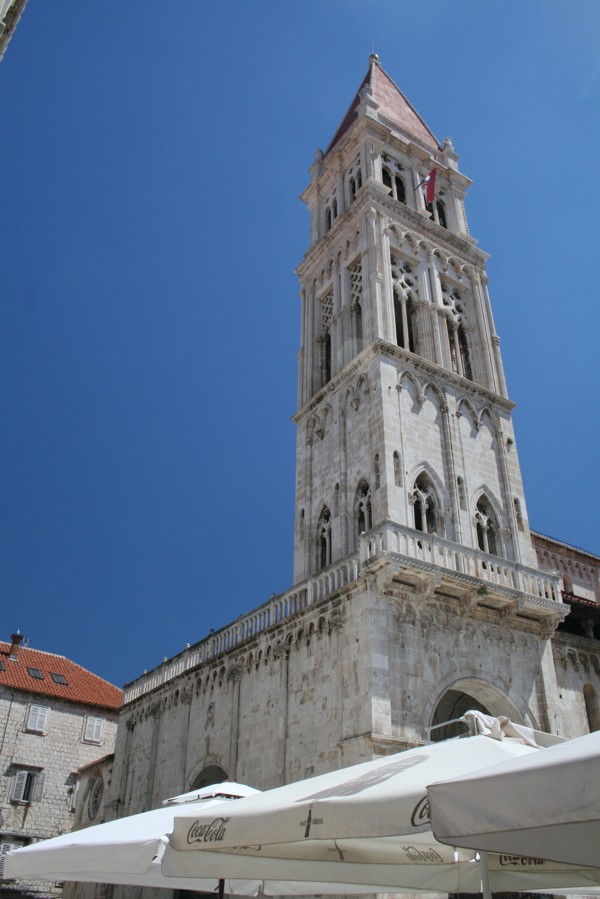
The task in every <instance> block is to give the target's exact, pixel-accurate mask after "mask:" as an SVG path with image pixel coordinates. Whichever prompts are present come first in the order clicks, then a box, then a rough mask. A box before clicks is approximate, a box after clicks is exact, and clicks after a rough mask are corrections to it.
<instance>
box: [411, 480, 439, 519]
mask: <svg viewBox="0 0 600 899" xmlns="http://www.w3.org/2000/svg"><path fill="white" fill-rule="evenodd" d="M410 500H411V503H412V505H413V512H414V520H415V530H417V531H423V533H425V534H436V533H440V532H441V530H442V528H441V519H439V514H438V511H437V503H436V499H435V494H434V491H433V488H432V486H431V484H430V482H429V479H428V478H427V476H426V475H424V474H422V475H420V476H419V477H418V478H417V480H416V481H415V486H414V490H413V492H412V495H411V498H410Z"/></svg>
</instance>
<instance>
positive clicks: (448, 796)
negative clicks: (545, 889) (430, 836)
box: [428, 733, 600, 865]
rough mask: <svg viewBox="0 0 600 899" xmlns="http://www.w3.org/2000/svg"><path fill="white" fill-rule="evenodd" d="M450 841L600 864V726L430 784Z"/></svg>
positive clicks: (439, 832)
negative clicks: (484, 768) (596, 730)
mask: <svg viewBox="0 0 600 899" xmlns="http://www.w3.org/2000/svg"><path fill="white" fill-rule="evenodd" d="M428 793H429V800H430V805H431V820H432V827H433V831H434V833H435V835H436V836H437V838H438V839H439V840H442V841H443V842H444V843H450V844H451V845H457V846H470V847H474V848H477V849H480V850H491V851H493V852H498V853H505V854H507V855H511V856H514V855H519V856H523V855H526V856H534V857H537V858H544V859H552V860H554V861H558V862H565V863H569V864H574V865H599V864H600V733H593V734H588V735H586V736H584V737H578V738H577V739H574V740H568V741H567V742H565V743H561V744H560V745H558V746H553V747H551V748H550V749H545V750H543V751H542V752H536V753H533V755H530V756H527V757H526V758H519V759H513V760H510V761H507V762H503V763H502V764H500V765H496V766H494V767H493V768H490V769H489V771H481V772H472V773H470V774H467V775H464V776H462V777H460V778H457V779H453V780H452V781H449V782H447V783H437V784H433V785H432V786H430V787H429V789H428Z"/></svg>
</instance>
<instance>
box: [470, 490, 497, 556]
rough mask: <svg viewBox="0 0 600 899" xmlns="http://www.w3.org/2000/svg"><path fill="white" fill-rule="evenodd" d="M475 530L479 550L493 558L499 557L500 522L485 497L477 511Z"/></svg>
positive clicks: (479, 502)
mask: <svg viewBox="0 0 600 899" xmlns="http://www.w3.org/2000/svg"><path fill="white" fill-rule="evenodd" d="M475 528H476V531H477V545H478V546H479V549H481V550H482V551H483V552H484V553H489V554H490V555H491V556H499V555H500V554H501V553H500V541H499V534H498V522H497V521H496V517H495V515H494V513H493V511H492V507H491V506H490V504H489V502H488V500H487V497H486V496H485V495H484V496H481V497H480V498H479V501H478V503H477V507H476V509H475Z"/></svg>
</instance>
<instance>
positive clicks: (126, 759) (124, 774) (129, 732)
mask: <svg viewBox="0 0 600 899" xmlns="http://www.w3.org/2000/svg"><path fill="white" fill-rule="evenodd" d="M125 728H126V731H125V751H124V753H123V768H122V769H121V780H120V782H119V795H118V798H117V803H118V806H119V811H118V812H117V815H118V816H119V817H120V816H121V814H122V812H123V809H124V808H125V803H126V801H127V780H128V778H129V767H130V766H129V763H130V761H131V744H132V742H133V731H134V728H135V722H134V720H133V718H128V719H127V721H126V722H125Z"/></svg>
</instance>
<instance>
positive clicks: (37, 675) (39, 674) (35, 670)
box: [27, 668, 44, 680]
mask: <svg viewBox="0 0 600 899" xmlns="http://www.w3.org/2000/svg"><path fill="white" fill-rule="evenodd" d="M27 670H28V671H29V674H30V676H31V677H35V679H36V680H44V675H43V674H42V672H41V670H40V669H39V668H28V669H27Z"/></svg>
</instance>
